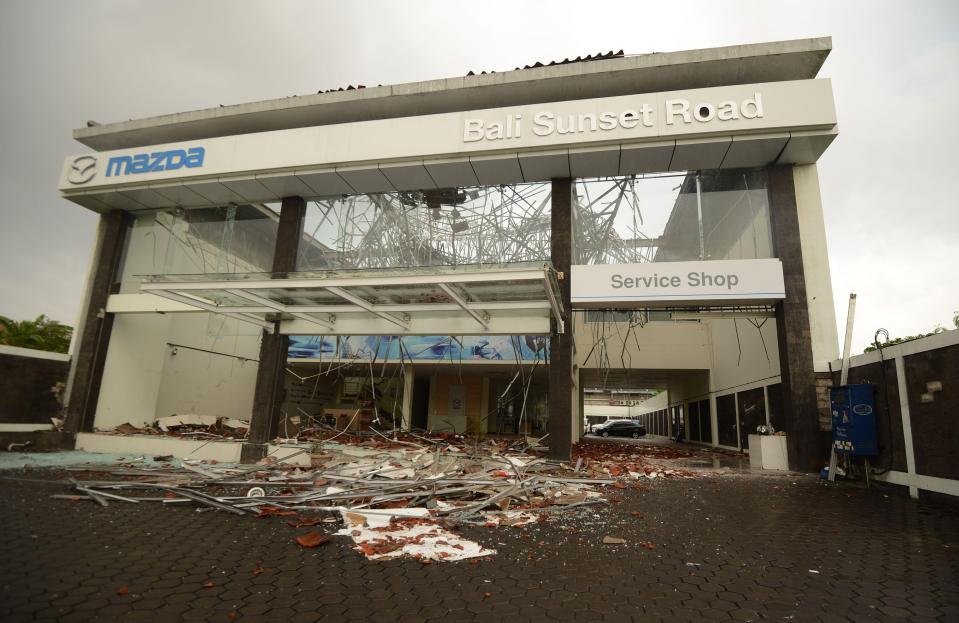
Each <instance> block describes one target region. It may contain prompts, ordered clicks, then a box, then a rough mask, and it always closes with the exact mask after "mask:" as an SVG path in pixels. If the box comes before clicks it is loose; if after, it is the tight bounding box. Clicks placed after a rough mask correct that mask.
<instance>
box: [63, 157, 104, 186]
mask: <svg viewBox="0 0 959 623" xmlns="http://www.w3.org/2000/svg"><path fill="white" fill-rule="evenodd" d="M96 174H97V159H96V157H95V156H78V157H76V158H74V159H73V162H71V163H70V171H69V172H68V173H67V181H69V182H70V183H71V184H86V183H87V182H89V181H90V180H92V179H93V176H94V175H96Z"/></svg>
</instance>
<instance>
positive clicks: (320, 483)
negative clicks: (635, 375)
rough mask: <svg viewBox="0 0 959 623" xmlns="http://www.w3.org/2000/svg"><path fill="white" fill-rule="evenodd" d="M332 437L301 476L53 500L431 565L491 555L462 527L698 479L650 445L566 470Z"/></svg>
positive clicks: (169, 479) (284, 473) (506, 452)
mask: <svg viewBox="0 0 959 623" xmlns="http://www.w3.org/2000/svg"><path fill="white" fill-rule="evenodd" d="M184 424H187V423H186V422H184ZM337 437H338V439H335V440H326V441H324V440H318V441H316V442H315V443H314V444H312V449H309V448H308V449H303V450H300V452H299V453H298V454H300V455H302V454H307V455H308V456H309V467H303V466H294V465H292V464H291V463H290V462H289V460H290V459H292V458H293V457H294V456H296V454H288V455H286V456H285V457H284V458H283V459H281V460H277V459H276V458H275V457H274V456H267V457H266V458H265V459H263V460H261V461H260V462H259V463H258V464H256V465H235V464H218V463H216V462H215V461H211V462H202V461H194V460H183V461H171V460H170V457H155V459H156V460H154V461H152V462H149V463H147V464H144V462H143V461H141V462H139V463H136V464H130V463H125V464H120V465H118V466H116V467H113V466H109V467H104V466H76V467H69V468H67V469H68V470H70V472H71V473H72V474H73V475H74V476H76V477H77V478H75V479H71V483H72V485H73V487H74V489H75V491H74V492H73V493H71V494H60V495H56V496H54V497H57V498H64V499H70V500H73V501H83V500H90V501H93V502H95V503H97V504H99V505H101V506H104V507H108V506H110V505H111V504H123V503H129V504H140V503H151V502H152V503H158V504H162V505H164V506H181V505H190V506H195V507H196V509H197V511H198V512H202V511H208V510H214V509H215V510H219V511H221V512H226V513H231V514H234V515H238V516H249V517H258V518H271V517H280V518H283V519H284V520H285V521H286V522H287V523H288V524H289V525H290V526H291V527H292V528H294V529H296V530H302V529H307V528H309V529H312V530H311V531H310V532H307V533H302V532H301V533H299V534H298V535H297V536H296V541H297V542H298V543H299V544H300V546H302V547H317V546H319V545H322V544H324V543H326V542H329V540H330V537H331V536H333V535H336V536H341V537H348V538H350V539H351V540H352V543H353V547H354V549H355V550H356V551H358V552H360V553H362V554H363V555H364V556H365V557H366V558H368V559H370V560H383V559H391V558H397V557H411V558H414V559H419V560H421V561H423V562H428V561H457V560H464V559H468V558H478V557H487V556H491V555H494V554H495V553H496V550H494V549H491V548H488V547H485V546H483V545H481V544H479V543H477V542H475V541H472V540H470V539H466V538H464V537H462V536H461V535H459V534H458V533H457V531H458V530H459V529H460V528H462V527H465V526H480V527H487V528H495V527H513V528H522V527H524V526H527V525H530V524H535V523H538V522H546V521H550V520H551V519H553V518H555V517H557V516H558V515H562V514H570V513H574V512H575V511H576V510H577V509H580V508H582V507H592V508H593V509H594V510H593V512H596V510H600V511H601V509H602V508H603V507H604V506H605V505H607V504H608V503H609V502H610V501H612V502H617V501H621V500H617V499H611V496H612V495H613V494H615V493H618V490H621V489H626V488H638V489H641V488H643V487H644V486H647V485H643V484H641V483H640V482H638V481H639V479H647V482H648V479H656V478H691V477H695V476H696V475H697V472H695V471H692V470H686V469H680V468H673V467H668V466H667V465H666V464H665V463H664V461H666V460H667V459H670V458H673V459H675V458H677V457H679V458H682V457H683V456H692V454H693V453H691V452H682V451H676V450H672V449H669V448H662V447H656V446H648V445H625V444H609V443H597V442H589V441H586V442H581V443H580V444H577V446H576V448H575V453H574V461H573V462H571V463H569V464H566V463H557V462H553V461H550V460H548V459H547V458H546V457H545V455H544V453H542V452H541V451H539V450H538V449H537V448H539V447H540V444H541V442H542V440H541V439H531V438H526V439H521V440H516V441H512V440H510V441H506V440H501V441H497V440H483V441H480V440H478V439H470V438H465V437H463V436H460V435H449V434H447V435H432V436H424V435H415V434H402V435H400V434H397V435H396V436H395V437H393V438H388V437H386V436H385V435H381V434H379V433H377V436H375V437H371V436H368V435H351V436H340V435H338V436H337ZM302 458H303V457H302V456H300V459H301V460H302ZM79 477H82V479H80V478H79ZM325 528H328V530H325V533H324V534H322V535H321V534H318V533H317V532H316V530H318V529H319V530H324V529H325ZM334 530H335V531H334Z"/></svg>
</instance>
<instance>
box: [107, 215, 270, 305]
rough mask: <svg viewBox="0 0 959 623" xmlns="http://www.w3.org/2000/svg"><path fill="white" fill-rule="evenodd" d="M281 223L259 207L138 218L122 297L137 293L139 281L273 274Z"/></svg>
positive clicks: (132, 230) (132, 231) (129, 238)
mask: <svg viewBox="0 0 959 623" xmlns="http://www.w3.org/2000/svg"><path fill="white" fill-rule="evenodd" d="M278 222H279V215H278V214H276V213H275V212H274V211H272V210H270V209H267V208H265V207H263V206H258V205H241V206H227V207H216V208H197V209H192V210H182V209H170V210H159V211H156V212H148V213H142V214H138V215H137V216H136V220H135V221H134V222H133V225H132V226H131V227H130V228H129V230H128V231H127V239H126V247H125V249H124V256H123V261H122V269H121V280H120V291H121V292H136V291H138V290H139V287H140V279H139V278H138V276H140V275H206V274H213V273H220V274H228V273H251V272H264V271H265V272H268V271H270V270H271V269H272V268H273V250H274V246H275V244H276V231H277V224H278Z"/></svg>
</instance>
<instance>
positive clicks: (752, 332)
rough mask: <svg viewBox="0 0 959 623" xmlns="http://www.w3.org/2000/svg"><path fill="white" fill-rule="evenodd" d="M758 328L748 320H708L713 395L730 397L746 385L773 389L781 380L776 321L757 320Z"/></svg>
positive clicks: (705, 322)
mask: <svg viewBox="0 0 959 623" xmlns="http://www.w3.org/2000/svg"><path fill="white" fill-rule="evenodd" d="M753 321H755V322H757V323H758V324H760V325H762V326H761V328H757V327H756V326H754V325H753V324H752V323H750V322H749V321H748V320H746V319H744V318H736V319H733V318H716V319H709V320H704V321H703V324H704V325H705V326H707V327H708V330H709V334H710V337H711V344H712V349H711V350H712V353H711V354H712V362H711V365H710V366H706V367H708V368H709V369H711V370H712V375H713V388H712V389H713V391H715V392H717V393H727V392H728V391H735V388H742V386H744V385H753V386H755V385H771V384H772V383H776V382H778V380H779V379H778V377H779V345H778V341H777V339H776V321H775V320H774V319H772V318H754V319H753Z"/></svg>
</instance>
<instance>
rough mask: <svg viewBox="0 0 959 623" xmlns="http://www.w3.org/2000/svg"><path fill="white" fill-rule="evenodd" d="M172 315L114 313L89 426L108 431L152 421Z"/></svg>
mask: <svg viewBox="0 0 959 623" xmlns="http://www.w3.org/2000/svg"><path fill="white" fill-rule="evenodd" d="M172 319H173V315H172V314H117V316H116V317H115V318H114V320H113V331H112V332H111V334H110V347H109V349H108V351H107V357H106V363H105V365H104V368H103V382H102V384H101V386H100V397H99V401H98V402H97V410H96V417H95V419H94V422H93V426H94V428H96V429H99V430H111V429H113V428H115V427H117V426H119V425H120V424H123V423H125V422H129V423H130V424H133V425H134V426H143V425H144V424H148V423H150V422H152V421H153V420H154V416H155V414H156V406H157V396H158V394H159V391H160V383H161V380H162V377H163V366H164V363H165V361H166V357H167V351H168V348H167V346H166V341H167V336H168V334H169V331H170V323H171V320H172Z"/></svg>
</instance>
